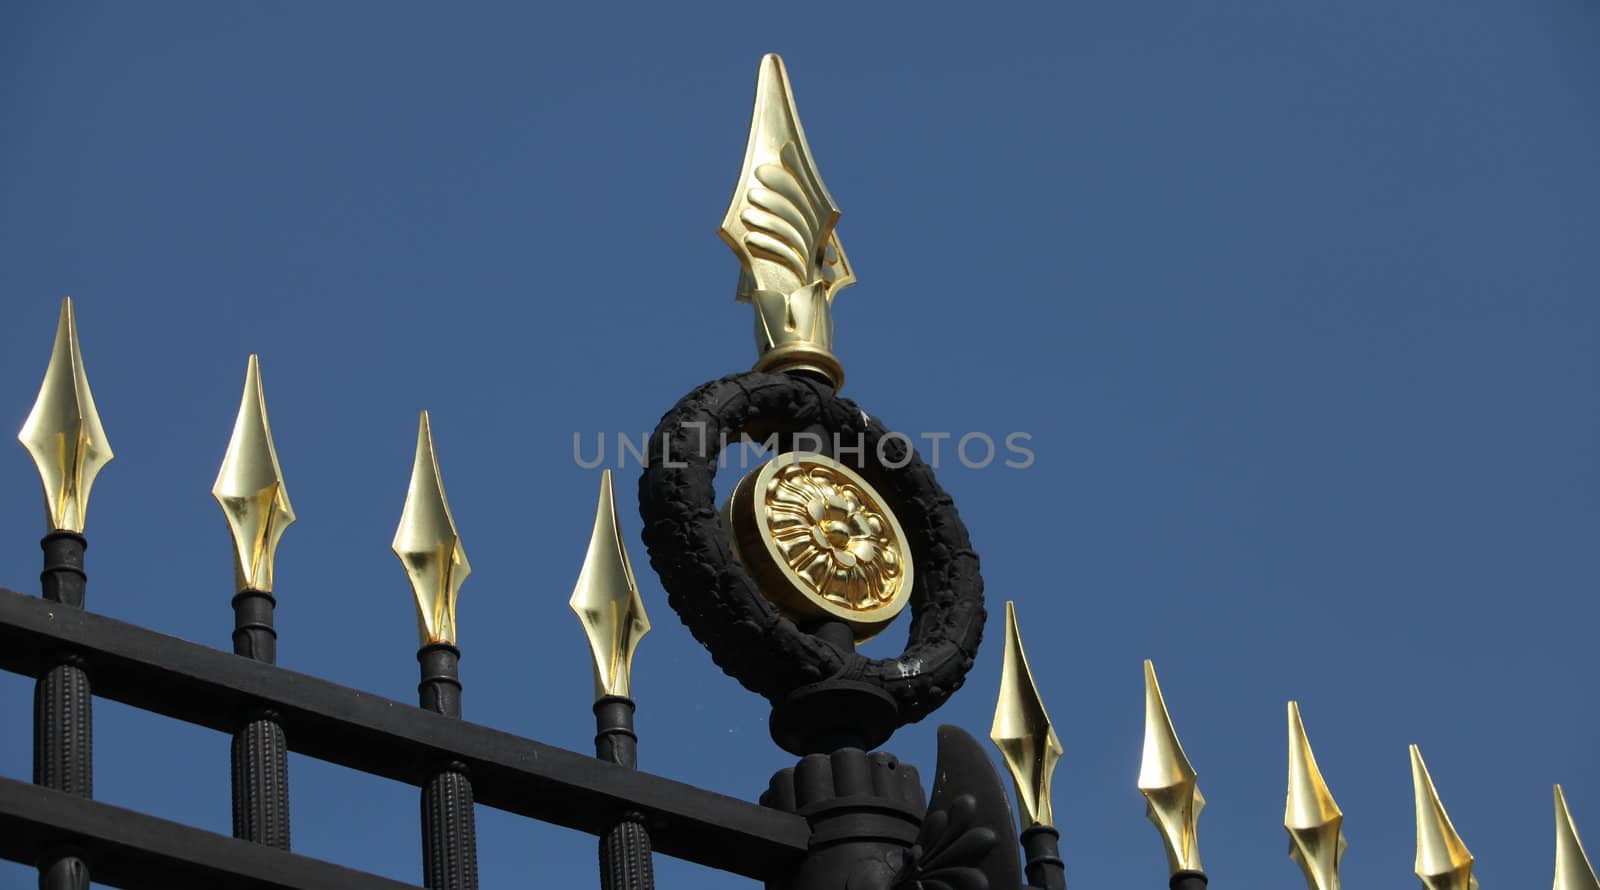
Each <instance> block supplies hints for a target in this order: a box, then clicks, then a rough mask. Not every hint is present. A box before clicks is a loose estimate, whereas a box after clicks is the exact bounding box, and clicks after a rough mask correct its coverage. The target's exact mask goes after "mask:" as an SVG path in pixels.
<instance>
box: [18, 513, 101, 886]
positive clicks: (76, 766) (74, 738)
mask: <svg viewBox="0 0 1600 890" xmlns="http://www.w3.org/2000/svg"><path fill="white" fill-rule="evenodd" d="M39 546H40V547H41V548H42V549H43V550H44V570H43V571H42V572H40V573H39V583H40V588H41V592H42V593H43V595H44V598H45V599H47V600H49V601H50V602H53V603H60V604H61V605H62V606H64V607H66V608H70V609H81V608H83V598H84V590H85V588H86V587H87V582H88V576H87V575H85V574H84V571H83V553H84V551H85V550H86V549H88V546H89V543H88V541H87V540H85V539H84V537H83V535H80V534H78V533H77V532H70V531H61V530H56V531H53V532H51V533H49V534H47V535H45V536H44V539H43V540H41V541H40V542H39ZM46 664H47V665H49V666H48V667H45V668H44V670H43V672H42V673H41V674H40V675H39V681H38V684H37V685H36V686H35V687H34V694H33V781H34V784H36V785H43V786H45V787H46V788H54V789H55V790H57V791H65V792H67V793H68V794H76V795H78V796H79V797H93V796H94V709H93V703H94V699H93V692H92V689H91V687H90V683H89V672H88V671H87V670H85V667H84V664H83V660H82V659H80V658H79V657H78V656H77V655H75V654H73V653H70V652H58V653H56V654H55V655H54V656H53V657H52V658H51V659H50V660H49V661H47V662H46ZM39 887H40V890H88V888H89V866H88V864H87V863H85V862H84V861H83V859H82V858H80V857H79V856H77V855H75V854H74V851H73V850H72V849H70V848H64V849H60V850H55V851H51V852H50V853H48V854H47V855H46V856H44V857H43V858H42V859H41V860H40V862H39Z"/></svg>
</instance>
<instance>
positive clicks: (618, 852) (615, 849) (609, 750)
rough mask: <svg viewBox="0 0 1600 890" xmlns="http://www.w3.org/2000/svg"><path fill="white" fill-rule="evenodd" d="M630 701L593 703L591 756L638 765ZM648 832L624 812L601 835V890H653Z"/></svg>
mask: <svg viewBox="0 0 1600 890" xmlns="http://www.w3.org/2000/svg"><path fill="white" fill-rule="evenodd" d="M633 711H634V704H633V699H631V698H625V697H623V696H620V695H607V696H603V697H601V699H600V700H599V701H597V702H595V703H594V722H595V736H594V754H595V756H596V757H598V758H599V759H601V760H604V761H606V762H608V763H615V764H616V765H618V766H625V767H627V768H628V769H635V768H637V767H638V766H639V736H638V735H637V734H635V733H634V730H633ZM655 885H656V875H655V865H654V863H653V862H652V861H651V858H650V831H649V829H647V828H645V826H644V821H643V819H642V817H641V816H640V815H639V814H638V813H624V814H623V815H622V818H621V819H620V820H618V822H617V824H615V825H613V826H612V827H611V829H610V830H609V831H607V832H605V833H604V834H601V835H600V890H654V888H655Z"/></svg>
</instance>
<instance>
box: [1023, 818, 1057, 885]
mask: <svg viewBox="0 0 1600 890" xmlns="http://www.w3.org/2000/svg"><path fill="white" fill-rule="evenodd" d="M1060 840H1061V832H1059V831H1056V830H1055V829H1054V828H1052V827H1051V826H1049V825H1034V826H1032V827H1030V828H1025V829H1023V830H1022V861H1023V866H1022V869H1023V872H1024V873H1025V874H1027V876H1028V886H1029V887H1039V888H1042V890H1067V870H1066V864H1065V863H1063V862H1062V861H1061V846H1060Z"/></svg>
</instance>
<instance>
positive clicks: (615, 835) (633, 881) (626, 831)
mask: <svg viewBox="0 0 1600 890" xmlns="http://www.w3.org/2000/svg"><path fill="white" fill-rule="evenodd" d="M655 885H656V874H655V867H654V866H653V865H652V864H651V862H650V833H649V832H647V831H645V827H644V825H643V824H642V823H641V822H639V820H638V819H637V818H636V817H634V816H630V817H628V818H626V819H624V820H623V821H621V822H618V823H617V824H616V825H613V826H612V827H611V830H610V831H608V832H606V833H605V834H604V835H603V836H601V838H600V890H652V888H654V887H655Z"/></svg>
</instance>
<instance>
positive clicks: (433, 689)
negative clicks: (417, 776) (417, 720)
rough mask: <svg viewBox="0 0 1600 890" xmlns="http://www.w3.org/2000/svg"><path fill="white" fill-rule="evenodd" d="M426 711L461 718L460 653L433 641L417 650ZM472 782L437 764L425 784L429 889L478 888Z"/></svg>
mask: <svg viewBox="0 0 1600 890" xmlns="http://www.w3.org/2000/svg"><path fill="white" fill-rule="evenodd" d="M417 666H418V668H419V669H420V671H421V673H422V680H421V682H419V683H418V684H417V699H418V703H419V704H420V705H421V707H422V708H423V710H427V711H432V712H434V713H435V714H439V715H441V716H444V717H451V718H455V719H460V717H461V650H459V649H457V648H456V647H454V646H452V645H450V644H449V643H431V644H429V645H427V646H423V647H422V648H421V649H418V650H417ZM472 805H473V801H472V779H471V778H469V777H468V774H467V766H466V764H464V763H461V762H459V761H451V762H449V763H444V764H437V763H436V764H433V765H430V766H429V768H428V777H427V778H426V779H425V780H423V783H422V878H423V885H424V886H425V887H427V888H428V890H478V820H477V817H476V816H475V815H474V813H473V811H472Z"/></svg>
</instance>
